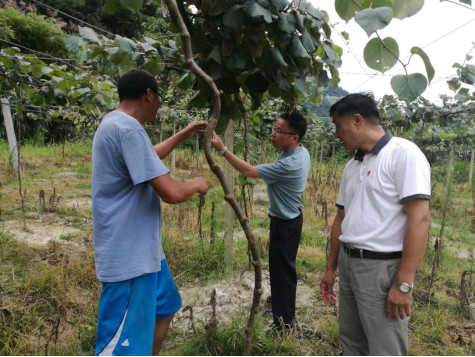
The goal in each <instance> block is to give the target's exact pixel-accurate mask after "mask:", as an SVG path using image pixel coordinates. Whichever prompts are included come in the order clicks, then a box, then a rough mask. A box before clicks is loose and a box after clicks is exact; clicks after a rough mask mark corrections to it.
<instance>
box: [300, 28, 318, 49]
mask: <svg viewBox="0 0 475 357" xmlns="http://www.w3.org/2000/svg"><path fill="white" fill-rule="evenodd" d="M302 44H303V47H305V49H306V50H307V52H308V53H314V52H315V50H316V49H317V47H316V46H315V39H314V38H313V36H312V35H311V34H310V33H309V32H308V31H307V29H306V28H305V27H304V29H303V33H302Z"/></svg>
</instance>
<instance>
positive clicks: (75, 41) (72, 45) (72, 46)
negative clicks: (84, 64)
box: [64, 35, 87, 53]
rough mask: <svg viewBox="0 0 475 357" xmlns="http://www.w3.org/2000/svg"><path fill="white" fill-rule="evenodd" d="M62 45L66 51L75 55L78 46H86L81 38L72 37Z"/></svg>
mask: <svg viewBox="0 0 475 357" xmlns="http://www.w3.org/2000/svg"><path fill="white" fill-rule="evenodd" d="M64 44H65V45H66V48H67V49H68V50H70V51H71V52H74V53H76V52H77V50H78V48H79V47H80V46H82V45H84V44H87V41H86V40H85V39H84V38H83V37H81V36H77V35H72V36H68V37H67V38H66V40H65V41H64Z"/></svg>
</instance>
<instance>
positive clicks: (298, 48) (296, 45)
mask: <svg viewBox="0 0 475 357" xmlns="http://www.w3.org/2000/svg"><path fill="white" fill-rule="evenodd" d="M289 53H290V55H291V56H292V57H294V58H310V56H309V54H308V53H307V51H306V50H305V47H304V46H303V45H302V42H301V41H300V38H299V37H298V36H297V35H294V36H293V37H292V40H291V41H290V45H289Z"/></svg>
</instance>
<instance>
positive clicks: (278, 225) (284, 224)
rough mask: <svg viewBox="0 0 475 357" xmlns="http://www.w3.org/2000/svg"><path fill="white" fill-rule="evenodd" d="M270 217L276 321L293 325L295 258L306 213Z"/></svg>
mask: <svg viewBox="0 0 475 357" xmlns="http://www.w3.org/2000/svg"><path fill="white" fill-rule="evenodd" d="M270 219H271V220H270V244H269V273H270V291H271V295H272V314H273V316H274V324H276V325H277V326H281V325H282V323H284V324H286V325H292V324H293V323H294V322H295V298H296V294H297V272H296V269H295V259H296V258H297V250H298V248H299V243H300V236H301V235H302V224H303V214H302V213H301V214H300V215H299V216H298V217H296V218H294V219H289V220H284V219H279V218H276V217H270Z"/></svg>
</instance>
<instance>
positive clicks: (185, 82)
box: [177, 71, 193, 89]
mask: <svg viewBox="0 0 475 357" xmlns="http://www.w3.org/2000/svg"><path fill="white" fill-rule="evenodd" d="M192 85H193V76H192V75H191V73H190V71H187V72H186V73H185V75H184V76H183V77H181V78H180V80H179V81H178V82H177V86H178V87H179V88H181V89H190V88H191V86H192Z"/></svg>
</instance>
